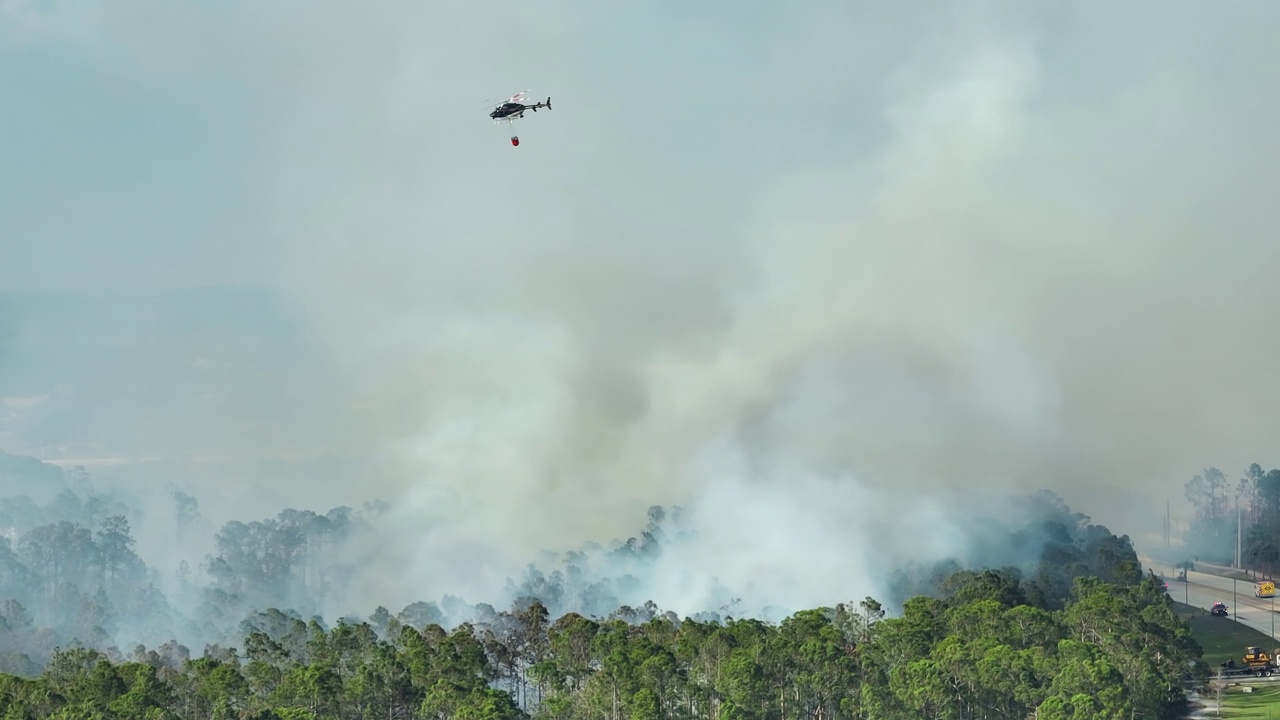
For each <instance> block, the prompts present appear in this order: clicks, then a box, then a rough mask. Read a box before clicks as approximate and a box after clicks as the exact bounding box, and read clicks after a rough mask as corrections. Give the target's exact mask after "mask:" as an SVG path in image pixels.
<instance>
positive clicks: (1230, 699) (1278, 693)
mask: <svg viewBox="0 0 1280 720" xmlns="http://www.w3.org/2000/svg"><path fill="white" fill-rule="evenodd" d="M1212 697H1213V694H1212V693H1210V694H1209V697H1207V698H1205V699H1206V700H1208V707H1209V708H1214V707H1215V706H1216V702H1215V701H1214V699H1212ZM1206 715H1207V716H1208V717H1213V715H1214V713H1213V711H1212V709H1211V710H1210V711H1209V712H1208V713H1206ZM1222 717H1224V718H1233V719H1236V718H1238V719H1239V720H1254V718H1257V719H1258V720H1280V686H1276V685H1268V686H1262V685H1259V686H1255V687H1254V688H1253V690H1252V692H1245V691H1244V686H1240V685H1233V686H1231V687H1228V688H1226V689H1225V690H1224V691H1223V693H1222Z"/></svg>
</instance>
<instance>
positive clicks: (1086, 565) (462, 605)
mask: <svg viewBox="0 0 1280 720" xmlns="http://www.w3.org/2000/svg"><path fill="white" fill-rule="evenodd" d="M0 461H2V462H3V465H2V466H0V470H2V471H3V473H4V476H3V477H2V478H0V479H3V481H4V482H3V487H17V488H21V487H35V485H34V484H33V483H36V484H39V485H40V486H41V487H44V488H45V489H46V491H47V490H48V488H51V487H55V488H57V487H60V488H61V489H60V490H57V491H56V492H53V493H52V497H51V499H49V500H47V501H46V502H37V501H35V500H33V499H32V498H31V497H30V496H29V495H27V494H19V495H12V496H8V497H3V498H0V604H2V605H3V609H2V611H0V671H3V672H8V673H11V674H15V675H20V676H28V677H29V676H33V675H35V674H37V673H39V672H40V671H41V669H42V668H43V667H44V666H45V665H46V664H47V663H48V662H49V660H50V659H51V658H52V657H54V655H55V652H56V651H57V650H58V649H59V648H63V649H65V648H69V647H83V648H87V649H93V650H96V651H99V652H102V653H104V654H105V655H106V656H107V657H110V658H115V659H120V658H123V657H126V656H129V655H131V654H136V653H137V652H141V651H143V650H146V649H150V651H152V652H157V653H160V654H161V655H163V656H166V657H172V658H182V657H190V656H199V655H202V654H204V653H208V652H220V651H225V649H226V648H230V647H237V646H239V644H240V643H241V642H242V641H243V638H244V636H245V634H246V633H247V632H250V631H251V630H252V629H253V628H254V627H256V623H258V622H260V621H261V618H263V617H265V616H264V613H269V614H271V615H273V616H276V617H280V618H290V619H294V620H297V621H300V622H304V623H315V624H316V627H320V628H326V629H327V628H329V627H331V626H332V625H333V624H334V623H347V624H351V623H361V622H369V623H371V625H372V626H373V627H374V628H376V629H377V630H378V632H379V633H380V634H385V633H388V632H390V633H392V634H394V633H395V632H396V628H399V627H415V628H422V627H426V626H429V625H439V626H441V627H444V628H455V627H458V626H460V625H462V624H464V623H479V624H481V625H489V624H492V623H494V622H498V621H499V620H500V618H501V617H502V610H501V608H504V607H508V606H510V605H511V604H512V603H524V604H526V605H527V604H528V603H529V602H534V601H536V602H537V603H538V604H539V605H540V606H541V607H543V608H545V609H546V611H547V612H548V614H549V617H550V618H551V619H552V620H555V619H556V618H560V617H563V616H566V615H568V614H571V613H576V614H579V615H582V616H584V617H591V618H597V619H604V618H622V619H624V620H626V621H628V622H646V621H648V620H651V619H653V618H655V617H659V616H664V615H666V616H669V618H677V617H678V615H677V613H675V612H673V611H672V610H670V609H664V608H660V607H658V606H657V605H656V604H655V603H654V602H653V601H652V600H651V595H650V593H651V591H652V589H651V587H649V583H651V582H653V579H654V578H653V574H652V569H653V568H654V567H655V566H656V565H657V563H658V562H659V561H660V559H661V558H662V557H663V556H664V554H672V553H679V552H681V549H682V546H683V543H686V542H689V541H690V540H691V539H693V538H696V536H697V532H698V529H697V528H696V527H693V526H692V524H691V523H690V522H689V521H688V519H687V517H686V516H685V515H684V514H683V513H682V512H681V509H680V508H679V507H659V506H654V507H651V508H650V509H649V511H648V515H647V518H644V519H643V520H644V524H643V527H642V529H641V530H640V531H639V532H636V533H634V534H633V535H631V536H630V537H627V538H626V539H625V540H622V539H620V540H617V541H614V542H612V543H610V544H608V545H602V544H598V543H587V544H584V545H582V546H581V547H579V548H577V549H574V550H571V551H568V552H551V551H548V552H546V553H544V554H543V555H542V556H541V558H540V560H539V561H538V562H536V563H532V564H529V565H528V566H527V567H525V568H524V569H523V571H521V572H518V573H512V574H511V576H510V577H509V578H508V580H507V582H506V587H505V590H504V592H503V593H501V594H500V596H497V597H480V598H463V597H459V596H456V595H451V594H449V592H448V588H443V589H442V592H440V593H439V594H437V595H435V596H433V597H422V598H419V599H416V600H414V601H412V602H410V603H408V604H406V605H404V606H402V607H386V606H385V604H375V606H374V607H360V606H357V602H358V601H357V600H356V598H365V597H368V594H367V592H363V591H362V592H357V590H363V588H362V587H361V586H362V583H363V582H364V581H365V579H366V578H365V576H364V575H362V571H363V567H364V565H365V564H366V562H367V561H368V556H367V555H365V554H363V553H368V552H372V551H376V548H377V547H378V541H382V542H390V541H391V539H389V538H383V537H382V536H380V535H379V519H380V517H382V515H383V514H384V513H385V512H386V511H387V508H388V505H387V504H386V503H385V502H381V501H371V502H368V503H366V504H364V505H362V506H361V507H359V508H350V507H337V508H331V509H328V510H326V511H323V512H317V511H313V510H309V509H297V508H286V509H284V510H281V511H279V512H278V513H276V514H275V515H274V516H269V517H260V518H246V519H244V520H235V521H230V522H226V523H224V524H222V525H221V527H219V528H218V529H217V530H216V531H215V532H214V534H213V537H212V538H193V537H189V535H190V534H191V533H193V532H194V531H193V530H192V528H198V527H202V525H201V524H200V523H198V522H196V521H197V520H198V519H199V518H200V498H198V497H196V496H194V495H192V494H188V493H186V492H183V491H181V490H178V489H176V488H172V487H171V488H169V489H168V490H167V493H168V495H169V498H168V500H169V501H170V508H171V510H170V512H171V515H172V516H171V517H170V518H167V519H165V521H166V522H169V523H172V527H174V528H175V530H174V534H175V538H174V540H175V541H181V542H182V543H187V544H189V546H191V547H197V546H199V543H200V542H205V543H206V546H207V547H208V548H210V551H209V552H207V553H205V554H204V555H203V556H202V557H201V558H199V559H195V558H192V560H191V561H188V560H187V559H182V560H179V561H177V562H176V563H175V564H174V565H175V566H172V567H170V566H163V567H162V566H157V565H154V564H148V563H147V562H146V561H145V560H144V559H143V558H144V557H147V556H148V553H147V552H145V551H144V549H141V548H139V547H138V543H137V540H136V539H135V535H136V532H135V531H136V528H137V526H138V524H139V523H146V522H152V523H156V522H160V519H158V518H156V517H154V516H149V515H147V514H145V513H143V512H142V511H141V510H139V509H138V508H137V507H136V506H135V505H134V504H131V503H133V502H135V501H136V498H132V497H131V496H127V495H123V494H121V493H120V492H119V491H115V490H113V491H104V492H99V491H97V490H95V485H94V482H93V479H92V477H91V476H90V475H89V474H88V473H86V472H85V471H83V470H81V469H76V470H70V471H63V470H61V469H60V468H57V467H55V466H51V465H47V464H43V463H40V462H38V461H35V460H32V459H30V458H19V457H15V456H0ZM37 481H38V482H37ZM1009 507H1010V508H1012V513H1013V514H1012V515H1011V516H1007V517H1003V518H1001V519H992V518H960V519H957V521H956V522H957V524H958V526H959V527H961V528H963V529H964V532H965V533H966V534H967V537H968V540H969V542H968V544H967V547H966V548H965V549H963V550H958V551H957V553H956V554H955V556H954V557H950V558H947V559H945V561H944V562H941V563H933V562H921V563H917V564H915V565H905V566H902V567H899V568H897V570H896V572H895V573H894V575H893V577H892V578H890V579H888V580H887V581H886V585H887V586H888V587H889V588H890V590H889V592H888V594H887V596H885V597H883V598H882V599H883V600H884V601H885V602H886V603H887V607H888V608H889V609H890V610H891V611H892V610H893V609H894V608H897V607H900V606H901V604H902V603H903V602H904V601H905V600H907V599H908V598H911V597H916V596H932V597H942V596H944V595H945V594H946V593H947V592H949V591H950V588H949V587H948V583H947V580H946V579H947V578H954V577H959V576H958V575H957V572H959V571H962V570H964V569H966V568H984V567H1005V568H1010V569H1012V570H1013V571H1016V572H1017V573H1019V574H1020V576H1021V577H1023V578H1024V580H1022V582H1023V584H1024V585H1025V592H1026V593H1027V595H1028V597H1030V598H1032V599H1033V601H1034V602H1035V603H1036V604H1037V605H1039V606H1043V607H1046V608H1058V607H1061V606H1062V603H1064V602H1065V601H1066V599H1067V598H1068V597H1069V596H1070V593H1071V587H1072V583H1073V581H1074V579H1075V578H1077V577H1083V576H1095V577H1099V578H1102V579H1103V580H1104V581H1107V582H1135V581H1136V579H1137V578H1138V577H1139V576H1140V565H1139V564H1138V562H1137V559H1136V556H1135V555H1134V551H1133V548H1132V546H1131V544H1130V542H1129V540H1128V538H1127V537H1117V536H1115V535H1113V534H1112V533H1111V532H1110V531H1109V530H1107V529H1106V528H1104V527H1101V526H1098V525H1095V524H1092V523H1091V522H1090V519H1089V518H1088V517H1087V516H1084V515H1081V514H1079V513H1075V512H1073V511H1072V510H1071V509H1070V508H1069V507H1067V505H1066V504H1065V503H1064V502H1063V501H1062V500H1061V499H1060V498H1058V497H1057V496H1056V495H1053V494H1052V493H1049V492H1041V493H1038V494H1035V495H1031V496H1027V497H1023V498H1018V499H1015V500H1014V501H1012V502H1011V504H1010V506H1009ZM152 512H154V511H152ZM726 521H727V520H726ZM184 534H185V535H187V536H184ZM371 548H373V549H374V550H370V549H371ZM168 556H169V555H166V557H168ZM798 560H799V559H798ZM761 581H762V582H767V581H768V578H761ZM735 590H736V588H732V587H727V586H719V587H717V590H716V592H715V593H713V595H712V597H713V598H714V599H713V602H711V603H709V604H707V606H706V607H702V608H697V609H693V610H690V609H688V608H681V612H682V613H683V614H684V615H685V616H687V617H688V618H689V619H692V620H694V621H697V622H712V623H715V622H721V621H722V620H723V619H724V618H727V617H756V618H758V619H761V620H762V621H766V622H777V621H781V620H782V619H783V618H785V617H787V616H788V615H789V614H790V613H793V612H795V611H797V610H799V609H802V608H787V607H763V608H759V607H748V606H744V605H743V603H742V602H741V598H740V597H739V596H738V595H736V594H735ZM140 647H141V648H142V649H143V650H139V648H140ZM220 649H221V650H220Z"/></svg>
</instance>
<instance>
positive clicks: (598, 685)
mask: <svg viewBox="0 0 1280 720" xmlns="http://www.w3.org/2000/svg"><path fill="white" fill-rule="evenodd" d="M1093 532H1098V531H1097V530H1094V531H1093ZM1111 540H1112V541H1113V543H1112V544H1113V546H1114V547H1123V545H1124V543H1123V541H1122V539H1120V538H1114V537H1112V538H1111ZM1105 556H1106V554H1105V553H1103V554H1102V556H1100V557H1099V558H1098V560H1099V561H1103V560H1102V558H1103V557H1105ZM1106 561H1109V562H1111V563H1113V565H1112V566H1110V567H1101V566H1100V567H1098V568H1097V569H1102V570H1106V571H1108V572H1109V573H1110V575H1111V576H1112V577H1113V578H1115V579H1114V580H1113V581H1105V580H1102V579H1100V578H1099V577H1097V576H1084V577H1081V576H1076V577H1072V575H1073V574H1074V573H1076V572H1079V571H1082V570H1086V569H1087V567H1086V565H1082V564H1081V563H1080V562H1079V558H1077V557H1073V555H1072V554H1071V553H1065V554H1062V553H1046V555H1045V557H1044V558H1043V560H1042V562H1041V563H1040V564H1039V568H1038V571H1039V572H1038V574H1037V575H1038V577H1031V578H1027V577H1024V576H1023V575H1022V573H1020V572H1019V571H1017V570H1016V569H1012V568H1009V569H1002V570H990V569H988V570H982V571H958V572H954V573H951V574H947V575H944V576H943V577H942V578H941V582H940V583H939V584H938V585H937V586H935V587H934V588H933V590H934V591H935V595H938V596H937V597H914V598H912V599H910V600H908V601H907V602H905V603H904V604H903V608H902V613H901V616H900V617H887V613H886V612H885V608H884V606H883V605H882V604H881V603H880V602H879V601H877V600H876V599H875V598H872V597H867V598H865V599H863V600H862V601H860V602H857V603H855V602H842V603H838V604H835V605H829V606H824V607H818V608H809V609H805V610H800V611H798V612H795V613H793V614H791V615H790V616H788V617H786V618H784V619H783V620H782V621H781V622H779V623H767V622H763V621H760V620H757V619H740V618H732V617H728V618H725V619H724V620H723V621H720V620H716V621H712V620H702V621H699V620H696V619H692V618H684V619H681V618H679V617H677V616H675V615H674V614H673V613H670V612H667V613H662V614H655V612H654V611H653V609H650V608H646V609H642V610H636V609H632V608H619V609H618V611H617V612H615V613H613V614H611V615H610V617H608V618H589V617H584V616H583V615H580V614H578V613H568V614H566V615H563V616H561V617H559V618H553V617H552V614H551V612H550V611H549V610H548V608H547V607H546V606H544V605H543V604H542V603H541V602H539V601H538V600H537V599H536V598H530V597H526V598H521V599H520V600H518V601H517V602H516V603H515V604H514V605H513V606H512V607H511V609H510V610H506V611H500V612H496V613H493V612H489V613H486V614H484V615H483V616H481V617H477V618H476V620H475V622H468V623H463V624H461V625H459V626H457V627H455V628H453V629H452V630H450V629H447V628H445V627H444V626H442V625H441V624H439V623H438V622H430V620H431V618H427V617H416V618H412V619H411V620H412V621H411V622H409V623H403V622H401V621H400V619H397V618H393V617H390V616H389V615H388V614H387V613H386V612H379V613H375V615H374V616H373V617H371V618H369V619H368V620H367V621H359V620H352V621H347V620H346V619H344V620H341V621H339V622H338V623H337V624H336V625H335V626H334V627H332V628H327V627H325V626H324V625H323V624H322V623H320V622H318V621H316V620H312V621H310V622H305V621H304V620H303V619H301V618H299V617H297V616H296V615H290V614H286V613H281V612H279V611H268V612H265V613H258V614H255V615H253V616H251V617H250V618H247V619H246V620H245V622H244V623H243V625H242V633H243V642H242V644H241V647H242V648H243V651H238V650H236V649H231V648H210V649H208V650H207V652H206V653H205V655H204V657H201V658H190V657H187V656H186V655H184V654H176V655H175V654H174V653H173V652H172V648H170V647H166V648H161V649H160V650H158V651H156V650H147V649H146V648H143V647H138V648H136V649H135V650H134V651H133V652H132V653H131V654H130V655H129V656H128V657H127V658H120V657H108V656H104V655H103V654H102V653H99V652H96V651H93V650H88V649H79V648H78V649H68V650H60V651H59V652H57V653H56V654H55V656H54V658H53V659H52V660H51V662H50V663H49V665H48V667H47V668H46V669H45V671H44V672H42V673H40V675H39V676H38V677H36V678H34V679H30V680H23V679H19V678H16V677H6V676H5V675H3V674H0V701H3V702H4V703H5V704H6V705H8V706H9V708H10V714H9V715H6V717H14V718H21V719H24V720H25V719H26V718H31V719H32V720H34V719H35V718H40V717H51V716H56V717H73V716H74V717H90V716H92V717H95V718H103V719H104V720H110V719H113V718H133V717H147V718H155V719H156V720H161V719H163V720H188V719H191V720H195V719H197V718H200V719H204V718H221V717H241V718H254V719H255V720H276V719H283V718H302V717H308V718H311V717H327V718H349V719H350V720H358V719H364V718H370V719H372V718H404V719H408V718H422V719H424V720H425V719H430V718H486V719H488V720H530V719H537V720H578V719H580V718H607V719H608V720H624V719H626V718H630V719H631V720H716V719H719V720H841V719H849V720H855V719H858V718H884V719H886V720H890V719H901V720H907V719H908V718H919V717H957V718H972V717H991V718H1026V717H1037V718H1051V719H1061V720H1066V719H1067V718H1081V717H1109V718H1121V717H1147V718H1177V717H1184V716H1185V714H1186V710H1187V691H1186V685H1185V683H1186V681H1187V680H1196V679H1199V680H1201V681H1203V679H1204V677H1205V672H1206V671H1205V668H1204V666H1203V664H1202V663H1198V662H1196V661H1197V660H1198V659H1199V658H1201V656H1202V650H1201V648H1200V646H1199V645H1198V644H1197V643H1196V641H1195V640H1194V639H1192V637H1191V635H1190V629H1189V626H1188V625H1187V623H1186V622H1185V621H1184V620H1183V619H1181V618H1180V617H1179V616H1178V615H1177V613H1176V612H1175V609H1174V604H1173V601H1172V600H1171V599H1170V597H1169V596H1168V594H1167V593H1166V592H1165V591H1164V588H1163V586H1162V583H1161V582H1160V581H1159V580H1158V579H1157V578H1155V577H1153V576H1147V577H1143V576H1142V574H1141V573H1139V572H1137V571H1136V570H1135V565H1136V562H1137V558H1136V556H1135V555H1134V554H1133V552H1132V550H1131V549H1130V550H1129V551H1128V552H1123V551H1121V552H1119V553H1118V554H1117V555H1115V556H1114V557H1109V558H1108V559H1107V560H1106ZM1059 563H1061V564H1059ZM1046 575H1048V576H1055V577H1056V578H1059V579H1070V583H1069V587H1068V589H1067V591H1066V594H1065V595H1062V596H1057V595H1048V594H1046V587H1045V586H1044V585H1043V584H1042V583H1041V582H1040V579H1039V578H1042V577H1044V576H1046ZM406 619H409V618H406ZM1190 667H1195V668H1197V669H1196V670H1191V671H1189V668H1190Z"/></svg>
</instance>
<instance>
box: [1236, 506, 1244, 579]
mask: <svg viewBox="0 0 1280 720" xmlns="http://www.w3.org/2000/svg"><path fill="white" fill-rule="evenodd" d="M1240 517H1241V516H1240V498H1236V569H1237V570H1243V569H1244V558H1243V557H1241V555H1240Z"/></svg>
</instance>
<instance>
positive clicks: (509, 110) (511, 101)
mask: <svg viewBox="0 0 1280 720" xmlns="http://www.w3.org/2000/svg"><path fill="white" fill-rule="evenodd" d="M528 92H529V91H528V90H522V91H520V92H518V93H516V94H515V95H512V96H511V97H509V98H507V99H506V100H505V101H503V102H502V103H501V104H500V105H498V106H497V107H495V108H494V109H493V112H491V113H489V117H491V118H493V120H494V121H495V122H497V121H498V120H506V121H507V122H508V123H513V122H515V121H516V120H519V119H520V118H522V117H524V111H525V110H532V111H534V112H538V108H546V109H548V110H550V109H551V96H550V95H548V96H547V101H546V102H540V103H534V104H532V105H525V104H524V102H523V100H524V96H525V95H526V94H528ZM511 144H512V145H519V144H520V138H519V137H517V136H515V135H512V136H511Z"/></svg>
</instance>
